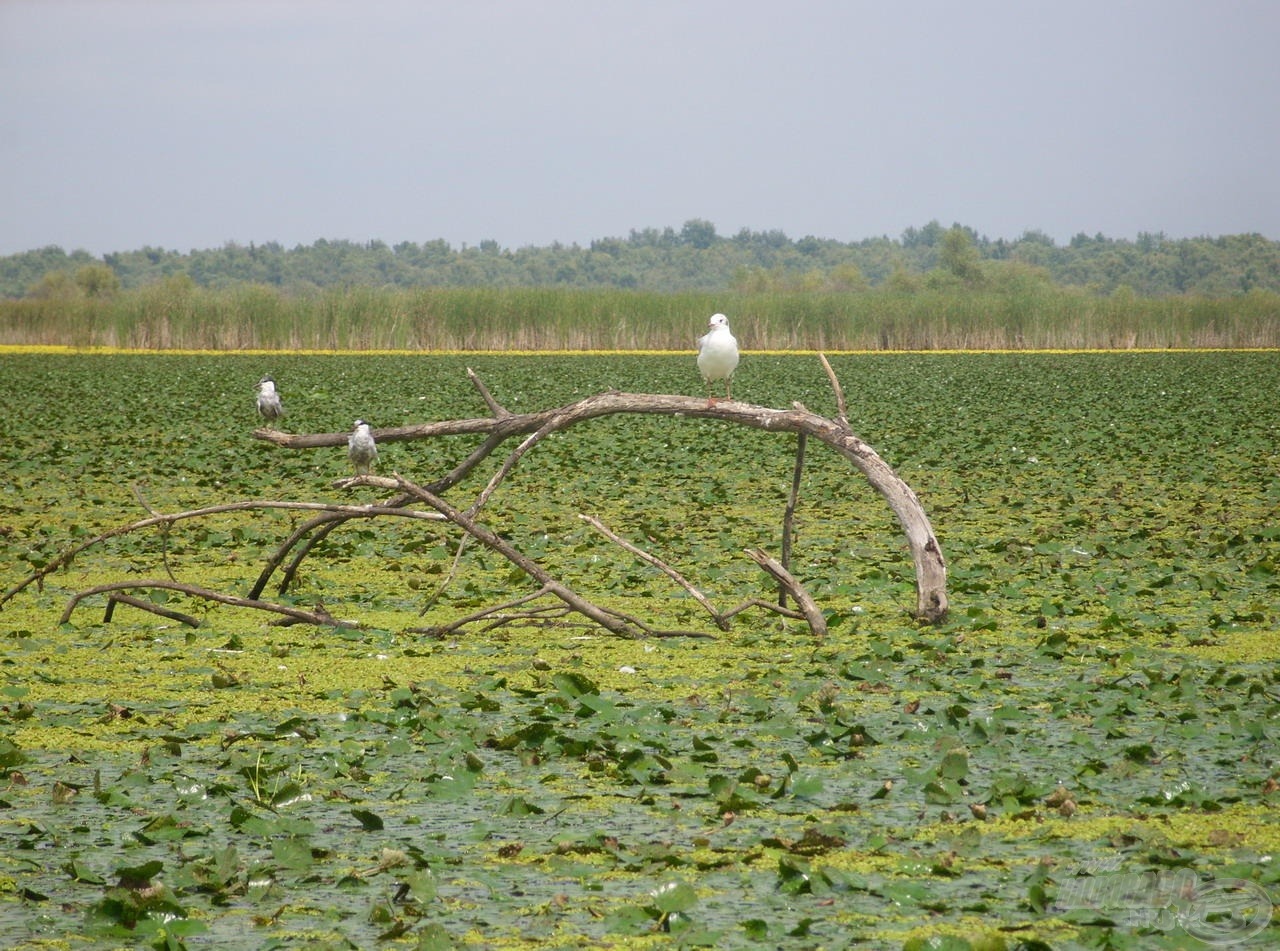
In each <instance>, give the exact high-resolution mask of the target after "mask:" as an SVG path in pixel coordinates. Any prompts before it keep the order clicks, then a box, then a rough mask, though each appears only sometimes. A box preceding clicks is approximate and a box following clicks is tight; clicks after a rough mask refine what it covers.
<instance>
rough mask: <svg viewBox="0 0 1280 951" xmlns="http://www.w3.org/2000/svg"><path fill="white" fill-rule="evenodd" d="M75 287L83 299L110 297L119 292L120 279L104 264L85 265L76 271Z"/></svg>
mask: <svg viewBox="0 0 1280 951" xmlns="http://www.w3.org/2000/svg"><path fill="white" fill-rule="evenodd" d="M76 286H77V287H79V288H80V290H81V291H83V292H84V296H85V297H110V296H111V295H112V294H114V293H115V292H116V291H118V290H120V278H118V277H116V272H115V271H113V270H111V268H109V267H107V266H106V265H105V264H86V265H85V266H84V267H82V268H79V269H78V270H77V271H76Z"/></svg>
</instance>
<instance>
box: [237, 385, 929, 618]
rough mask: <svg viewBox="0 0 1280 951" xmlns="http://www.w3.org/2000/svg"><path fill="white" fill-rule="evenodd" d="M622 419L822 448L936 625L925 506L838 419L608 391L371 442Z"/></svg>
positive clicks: (304, 443)
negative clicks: (886, 511) (865, 504)
mask: <svg viewBox="0 0 1280 951" xmlns="http://www.w3.org/2000/svg"><path fill="white" fill-rule="evenodd" d="M625 413H649V414H657V415H663V416H673V417H677V418H682V419H718V420H722V421H724V422H729V423H736V424H738V425H741V426H748V427H750V428H752V429H760V430H764V431H766V432H780V433H797V434H805V435H808V436H811V437H813V438H815V439H818V440H821V441H822V442H824V443H826V444H827V445H828V446H830V447H831V448H832V449H834V450H835V451H836V452H837V453H839V454H840V455H842V456H844V457H845V458H846V459H848V460H849V461H850V462H851V463H852V464H853V466H854V468H856V469H857V470H858V471H859V472H861V473H862V474H863V476H865V477H866V479H867V481H868V482H870V483H871V486H872V488H874V489H875V490H876V491H877V492H879V493H880V495H881V496H882V497H883V498H884V499H885V501H886V502H888V504H889V507H890V508H891V509H892V510H893V513H894V515H896V516H897V519H898V523H899V525H900V526H901V527H902V530H903V532H904V534H905V535H906V540H907V546H908V548H909V549H910V552H911V558H912V561H913V562H914V565H915V580H916V611H915V615H916V617H917V618H919V619H920V620H922V621H928V622H938V621H941V620H942V619H943V618H944V617H946V614H947V608H948V601H947V570H946V560H945V558H944V557H943V554H942V548H941V546H940V545H939V544H938V540H937V538H936V537H935V536H934V533H933V528H932V526H931V525H930V523H929V518H928V516H927V515H926V514H925V511H924V507H923V506H922V505H921V504H920V500H919V499H918V498H917V497H916V494H915V492H913V491H912V489H911V487H910V486H909V485H907V483H906V482H904V481H903V480H902V479H901V478H900V477H899V476H898V474H897V473H896V472H894V471H893V469H892V468H891V467H890V466H889V464H888V463H886V462H885V461H884V460H883V459H882V458H881V457H880V456H879V454H878V453H876V451H875V450H874V449H872V448H871V446H869V445H867V444H866V443H865V442H863V441H862V440H861V439H860V438H859V437H858V436H857V435H856V434H855V433H854V432H853V430H852V429H851V428H850V426H849V423H848V421H847V420H845V419H844V418H843V417H842V418H839V419H828V418H827V417H824V416H819V415H818V414H816V413H813V412H810V411H809V410H807V409H805V408H804V407H802V406H795V407H793V408H791V409H787V410H782V409H771V408H769V407H765V406H756V405H753V404H750V403H740V402H737V401H718V402H716V403H715V404H709V403H708V402H707V400H705V399H700V398H697V397H691V396H676V395H667V394H654V393H622V392H619V391H617V390H610V391H607V392H604V393H597V394H595V395H594V396H588V397H586V398H584V399H581V400H579V401H578V402H576V403H571V404H568V405H567V406H562V407H558V408H556V409H549V410H542V411H539V412H535V413H519V414H517V413H508V414H506V415H501V416H495V417H491V418H485V419H455V420H443V421H440V422H434V423H422V424H418V425H414V426H398V427H393V428H388V429H380V430H377V431H376V433H375V435H376V437H377V439H378V441H379V442H382V443H387V442H403V441H409V440H416V439H431V438H435V437H439V436H456V435H467V434H470V435H484V436H487V437H488V439H487V440H486V442H485V447H494V446H496V445H497V444H499V443H501V442H502V441H503V440H505V439H509V438H512V437H514V436H526V435H529V434H535V436H536V438H535V439H534V440H533V442H536V441H537V440H538V439H541V438H542V437H543V436H545V435H546V434H547V433H548V432H552V431H558V430H561V429H567V428H569V427H570V426H574V425H577V424H578V423H581V422H584V421H586V420H589V419H596V418H598V417H601V416H611V415H616V414H625ZM254 435H255V436H256V437H257V438H259V439H263V440H266V441H268V442H272V443H274V444H276V445H278V446H281V447H283V448H288V449H305V448H320V447H327V446H340V445H345V443H346V438H347V435H346V434H345V433H315V434H310V435H298V434H291V433H281V432H276V431H274V430H263V429H260V430H257V431H255V433H254ZM519 452H520V450H517V453H519ZM474 455H476V453H473V456H474ZM477 461H478V460H477Z"/></svg>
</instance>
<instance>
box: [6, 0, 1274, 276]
mask: <svg viewBox="0 0 1280 951" xmlns="http://www.w3.org/2000/svg"><path fill="white" fill-rule="evenodd" d="M1278 49H1280V2H1275V0H1054V2H1040V0H1021V2H1014V0H963V2H961V0H955V2H951V0H865V2H864V0H845V2H839V0H787V2H785V3H784V2H782V0H768V2H764V0H631V2H611V0H581V2H578V0H573V2H571V0H522V2H516V0H416V2H412V0H352V2H324V0H307V2H303V0H252V2H241V0H0V196H2V198H0V204H2V206H3V207H2V208H0V254H10V253H14V252H17V251H24V250H28V249H32V248H38V247H43V246H45V245H49V244H57V245H61V246H62V247H64V248H65V249H67V250H73V249H75V248H84V249H86V250H88V251H90V252H92V253H94V254H101V253H103V252H107V251H124V250H132V249H136V248H140V247H142V246H144V245H152V246H160V247H164V248H171V249H176V250H179V251H188V250H191V249H192V248H211V247H218V246H221V245H222V244H224V243H226V242H229V241H235V242H239V243H241V244H248V243H249V242H251V241H252V242H257V243H262V242H266V241H279V242H281V243H282V244H284V245H285V246H286V247H292V246H293V245H295V244H310V243H311V242H313V241H315V240H317V239H319V238H330V239H350V240H354V241H367V240H370V239H375V238H376V239H381V240H384V241H387V242H388V243H392V244H394V243H396V242H398V241H404V240H408V241H415V242H421V241H427V240H432V239H434V238H444V239H445V240H446V241H448V242H450V243H451V244H454V245H455V246H456V245H460V244H462V243H467V244H477V243H479V242H480V241H481V240H484V239H493V240H496V241H497V242H498V243H499V244H501V245H502V246H504V247H510V248H517V247H522V246H525V245H546V244H550V243H552V242H554V241H560V242H563V243H566V244H569V243H578V244H586V243H588V242H589V241H591V240H592V239H593V238H600V237H609V236H619V237H625V236H626V235H627V234H628V233H629V232H630V231H631V230H632V229H643V228H646V227H656V228H663V227H667V226H671V227H674V228H676V229H679V227H680V226H681V225H682V224H683V223H684V222H685V221H687V220H689V219H691V218H702V219H706V220H709V221H711V222H714V223H715V225H716V227H717V229H718V231H719V233H720V234H722V235H732V234H734V233H735V232H737V231H738V230H739V229H741V228H744V227H746V228H750V229H751V230H753V231H765V230H770V229H780V230H782V231H785V232H786V233H787V235H788V236H790V237H792V238H800V237H804V236H805V235H809V234H812V235H816V236H818V237H823V238H835V239H838V240H841V241H851V240H857V239H860V238H864V237H871V236H875V235H881V234H887V235H889V236H890V237H897V236H899V235H900V234H901V233H902V231H903V230H904V229H906V228H907V227H910V226H920V225H924V224H927V223H928V222H929V221H931V220H933V219H937V220H938V221H940V222H941V223H942V224H943V225H947V226H949V225H951V224H952V223H954V222H959V223H961V224H965V225H969V226H970V227H973V228H974V229H976V230H977V231H978V232H979V233H981V234H985V235H987V236H988V237H991V238H999V237H1004V238H1016V237H1018V236H1019V235H1021V234H1022V233H1023V232H1024V231H1027V230H1031V229H1039V230H1041V231H1044V232H1046V233H1048V234H1049V235H1050V236H1052V237H1053V238H1054V239H1055V240H1057V241H1059V242H1065V241H1067V240H1069V239H1070V238H1071V236H1072V235H1074V234H1077V233H1079V232H1085V233H1087V234H1090V235H1092V234H1095V233H1097V232H1101V233H1103V234H1105V235H1107V236H1109V237H1114V238H1132V237H1134V236H1136V235H1137V234H1138V233H1139V232H1144V231H1152V232H1154V231H1163V232H1166V233H1167V234H1169V235H1170V236H1173V237H1186V236H1195V235H1206V234H1207V235H1219V234H1235V233H1240V232H1260V233H1262V234H1264V235H1266V236H1268V237H1270V238H1273V239H1280V108H1277V107H1278V106H1280V54H1278V53H1277V50H1278Z"/></svg>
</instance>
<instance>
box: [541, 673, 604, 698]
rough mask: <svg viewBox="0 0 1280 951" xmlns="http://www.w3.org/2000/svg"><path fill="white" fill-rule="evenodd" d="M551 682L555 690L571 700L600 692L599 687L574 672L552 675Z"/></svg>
mask: <svg viewBox="0 0 1280 951" xmlns="http://www.w3.org/2000/svg"><path fill="white" fill-rule="evenodd" d="M551 682H552V683H553V684H555V686H556V689H557V690H559V691H560V692H561V693H562V694H564V695H565V696H566V697H570V698H572V699H577V698H578V697H580V696H582V695H583V694H598V693H599V692H600V687H599V685H597V684H596V682H595V681H594V680H592V679H591V678H590V677H587V676H586V675H585V674H580V673H577V672H576V671H568V672H564V673H558V674H553V675H552V677H551Z"/></svg>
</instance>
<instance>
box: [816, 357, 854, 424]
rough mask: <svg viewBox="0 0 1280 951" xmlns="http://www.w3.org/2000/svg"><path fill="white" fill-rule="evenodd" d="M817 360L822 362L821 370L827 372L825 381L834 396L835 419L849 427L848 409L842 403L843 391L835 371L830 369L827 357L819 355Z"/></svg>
mask: <svg viewBox="0 0 1280 951" xmlns="http://www.w3.org/2000/svg"><path fill="white" fill-rule="evenodd" d="M818 359H819V360H821V361H822V368H823V369H824V370H826V371H827V379H828V380H830V381H831V389H832V390H833V391H834V392H835V394H836V419H837V420H839V421H840V422H842V423H844V424H845V425H846V426H847V425H849V408H848V406H846V405H845V402H844V389H843V388H842V387H841V386H840V380H839V378H838V377H837V376H836V371H835V370H833V369H831V363H830V361H828V360H827V355H826V354H825V353H819V354H818Z"/></svg>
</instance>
